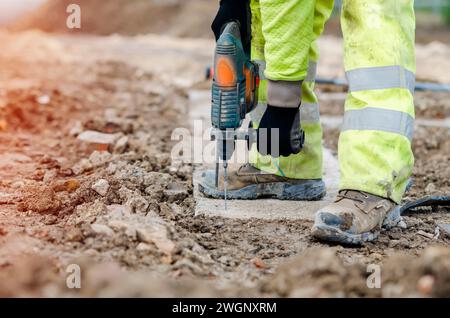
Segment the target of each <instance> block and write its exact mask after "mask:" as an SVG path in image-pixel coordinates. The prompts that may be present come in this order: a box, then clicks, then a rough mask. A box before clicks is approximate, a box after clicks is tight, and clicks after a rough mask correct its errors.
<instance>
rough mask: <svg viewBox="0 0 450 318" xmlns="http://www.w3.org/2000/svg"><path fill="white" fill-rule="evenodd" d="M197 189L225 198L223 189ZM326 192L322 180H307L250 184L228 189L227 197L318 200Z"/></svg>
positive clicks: (217, 197) (240, 198)
mask: <svg viewBox="0 0 450 318" xmlns="http://www.w3.org/2000/svg"><path fill="white" fill-rule="evenodd" d="M199 190H200V192H201V193H203V194H204V195H205V196H207V197H210V198H214V199H223V198H225V193H224V191H220V190H218V189H217V188H212V187H210V186H208V185H202V184H199ZM326 192H327V191H326V188H325V183H324V182H323V181H322V180H308V181H304V182H302V183H301V184H289V183H284V182H276V183H259V184H252V185H250V186H247V187H244V188H242V189H239V190H229V191H228V192H227V198H228V199H231V200H256V199H260V198H273V199H278V200H292V201H319V200H321V199H323V197H325V195H326Z"/></svg>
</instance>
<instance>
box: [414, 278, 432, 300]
mask: <svg viewBox="0 0 450 318" xmlns="http://www.w3.org/2000/svg"><path fill="white" fill-rule="evenodd" d="M434 282H435V278H434V277H433V276H431V275H425V276H422V277H421V278H420V279H419V281H418V282H417V290H418V291H419V292H420V293H421V294H422V295H425V296H430V295H431V293H432V292H433V287H434Z"/></svg>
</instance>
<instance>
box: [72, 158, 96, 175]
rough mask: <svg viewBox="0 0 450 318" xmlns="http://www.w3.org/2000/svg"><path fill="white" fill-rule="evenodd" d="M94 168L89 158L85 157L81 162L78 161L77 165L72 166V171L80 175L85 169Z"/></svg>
mask: <svg viewBox="0 0 450 318" xmlns="http://www.w3.org/2000/svg"><path fill="white" fill-rule="evenodd" d="M92 168H93V167H92V163H91V162H90V161H89V160H88V159H86V158H84V159H81V160H80V162H78V163H77V164H76V165H74V166H73V167H72V172H73V173H74V174H75V175H80V174H82V173H83V172H85V171H89V170H92Z"/></svg>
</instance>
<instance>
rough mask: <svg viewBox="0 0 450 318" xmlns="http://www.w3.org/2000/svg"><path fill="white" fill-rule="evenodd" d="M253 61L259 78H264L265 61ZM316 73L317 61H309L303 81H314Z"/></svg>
mask: <svg viewBox="0 0 450 318" xmlns="http://www.w3.org/2000/svg"><path fill="white" fill-rule="evenodd" d="M253 62H254V63H256V64H257V65H258V67H259V78H260V79H261V80H266V76H265V75H264V71H265V70H266V61H263V60H255V61H253ZM316 74H317V62H314V61H310V62H309V64H308V74H307V75H306V78H305V82H314V81H315V80H316Z"/></svg>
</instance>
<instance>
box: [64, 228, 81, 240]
mask: <svg viewBox="0 0 450 318" xmlns="http://www.w3.org/2000/svg"><path fill="white" fill-rule="evenodd" d="M66 240H67V241H69V242H80V241H82V240H83V233H82V232H81V230H80V229H79V228H71V229H70V230H69V231H67V234H66Z"/></svg>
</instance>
